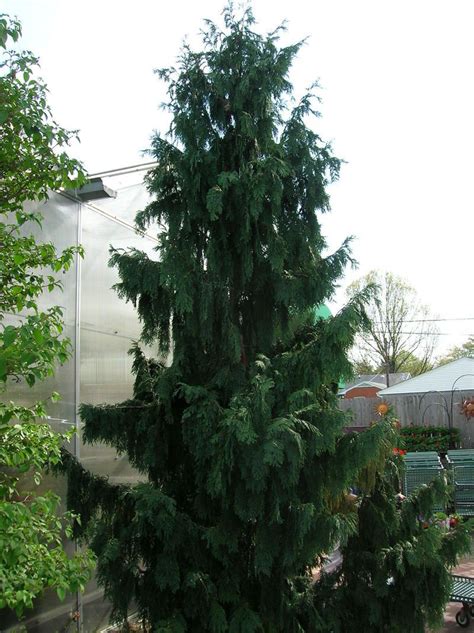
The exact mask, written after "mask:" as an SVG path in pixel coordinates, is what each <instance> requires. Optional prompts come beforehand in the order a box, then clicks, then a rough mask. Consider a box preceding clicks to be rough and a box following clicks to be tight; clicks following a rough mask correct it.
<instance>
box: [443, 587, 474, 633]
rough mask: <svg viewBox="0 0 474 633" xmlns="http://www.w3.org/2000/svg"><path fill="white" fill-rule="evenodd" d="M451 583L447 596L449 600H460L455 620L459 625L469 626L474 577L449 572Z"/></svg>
mask: <svg viewBox="0 0 474 633" xmlns="http://www.w3.org/2000/svg"><path fill="white" fill-rule="evenodd" d="M451 577H452V579H453V585H452V587H451V594H450V596H449V600H450V602H461V603H462V609H461V610H460V611H458V612H457V613H456V622H457V623H458V624H459V626H462V627H463V628H466V627H468V626H469V623H470V621H471V617H474V578H469V577H468V576H458V575H455V574H451Z"/></svg>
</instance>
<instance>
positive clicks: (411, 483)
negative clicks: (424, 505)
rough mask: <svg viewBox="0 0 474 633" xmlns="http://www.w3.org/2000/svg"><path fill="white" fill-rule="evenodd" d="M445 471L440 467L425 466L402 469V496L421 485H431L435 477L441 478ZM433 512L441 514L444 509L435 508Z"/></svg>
mask: <svg viewBox="0 0 474 633" xmlns="http://www.w3.org/2000/svg"><path fill="white" fill-rule="evenodd" d="M444 473H445V470H444V468H443V467H442V466H436V465H425V466H424V467H422V466H417V467H415V468H411V467H407V468H405V469H404V472H403V475H402V488H403V494H404V495H407V496H408V495H410V494H411V493H412V492H414V491H415V490H416V489H417V488H419V487H420V486H422V485H423V484H427V485H428V484H429V483H431V482H432V481H433V480H434V479H436V477H442V476H443V474H444ZM433 509H434V511H435V512H443V511H444V510H445V508H443V507H441V506H435V507H434V508H433Z"/></svg>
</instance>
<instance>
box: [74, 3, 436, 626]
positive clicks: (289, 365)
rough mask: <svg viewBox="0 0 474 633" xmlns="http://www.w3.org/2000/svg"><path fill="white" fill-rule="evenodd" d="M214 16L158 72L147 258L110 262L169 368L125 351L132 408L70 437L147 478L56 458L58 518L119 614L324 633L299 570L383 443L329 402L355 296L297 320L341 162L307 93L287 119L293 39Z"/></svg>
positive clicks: (327, 274)
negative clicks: (152, 246) (284, 43)
mask: <svg viewBox="0 0 474 633" xmlns="http://www.w3.org/2000/svg"><path fill="white" fill-rule="evenodd" d="M224 18H225V28H224V30H223V31H221V30H220V29H219V28H218V27H217V26H216V25H214V24H213V23H211V22H208V23H207V29H206V32H205V33H204V35H203V49H202V50H201V51H197V52H196V51H192V50H191V49H190V48H187V47H185V48H184V49H183V51H182V54H181V57H180V58H179V63H178V66H177V68H176V69H167V70H163V71H160V73H159V74H160V76H161V78H162V79H164V80H165V81H167V82H168V86H169V103H168V108H169V110H170V112H171V115H172V125H171V130H170V134H169V135H168V136H167V137H162V136H156V137H155V138H154V141H153V155H154V156H155V158H156V160H157V163H158V164H157V167H156V168H155V169H154V170H153V171H152V172H151V173H150V175H149V177H148V180H147V182H148V187H149V190H150V192H151V193H152V194H153V197H154V200H153V202H151V204H149V206H148V207H147V208H146V209H145V210H143V211H142V212H140V213H139V214H138V216H137V225H138V227H139V228H141V229H144V228H147V229H149V228H150V227H153V226H154V225H155V224H157V225H159V226H160V227H161V230H160V232H159V246H158V248H157V257H156V258H149V257H148V256H147V255H145V254H144V253H142V252H140V251H136V250H135V251H114V252H113V255H112V264H113V265H114V266H116V267H117V269H118V271H119V274H120V278H121V282H120V283H119V284H118V286H117V290H118V292H119V293H120V294H121V296H122V297H123V298H124V299H126V300H128V301H131V302H133V303H134V305H135V306H136V307H137V310H138V314H139V316H140V319H141V321H142V323H143V335H142V339H143V341H144V342H146V343H148V344H154V343H156V342H157V343H158V344H159V347H160V348H161V351H162V352H170V362H169V363H168V364H161V363H159V362H158V361H156V360H153V359H147V358H146V357H145V355H144V353H143V351H142V350H141V349H140V347H139V346H138V345H137V346H135V348H134V349H133V350H132V353H133V356H134V365H133V371H134V373H135V376H136V380H135V387H134V392H133V395H132V397H131V398H130V399H129V400H126V401H125V402H122V403H120V404H118V405H110V406H109V405H102V406H91V405H82V407H81V415H82V419H83V421H84V423H85V426H84V436H83V438H84V440H85V441H86V442H90V443H94V442H105V443H106V444H108V445H110V446H113V447H115V448H117V449H118V451H119V452H121V453H125V454H127V456H128V457H129V459H130V461H131V463H132V464H133V466H135V468H136V469H137V470H138V471H139V472H140V473H141V475H142V482H141V483H139V484H137V485H134V486H133V485H112V484H111V483H110V482H108V481H107V479H105V478H100V477H97V476H94V475H92V474H91V473H89V472H87V471H86V470H85V469H84V468H83V467H82V466H81V465H80V464H78V463H76V462H75V460H74V459H73V458H69V459H68V461H67V469H68V473H69V493H68V494H69V498H68V503H69V507H70V508H72V509H73V510H75V511H76V512H80V514H81V517H82V525H81V526H79V525H78V526H76V527H77V533H78V534H81V533H82V534H83V533H86V534H87V535H88V537H89V538H90V543H91V547H92V549H93V550H94V551H95V552H96V554H97V555H98V578H99V581H100V583H101V584H102V586H103V587H104V588H105V593H106V596H107V597H108V598H109V599H110V600H111V601H112V603H113V607H114V609H113V617H114V618H115V619H123V618H125V617H126V615H127V612H128V608H129V605H131V603H132V601H133V603H134V605H135V606H136V607H137V608H138V610H139V613H140V615H141V616H142V617H143V618H144V619H145V620H146V621H147V622H148V623H149V625H150V626H151V628H152V630H153V631H159V632H161V633H164V632H184V631H193V632H202V631H210V632H212V633H225V632H227V631H228V632H229V633H252V632H256V631H266V632H272V633H276V632H285V633H296V632H299V633H302V632H303V631H304V632H310V631H314V632H321V631H329V630H331V629H330V628H328V626H329V624H328V623H329V622H330V621H332V615H333V614H331V612H330V610H329V606H328V605H330V604H331V600H332V598H331V599H330V598H328V597H321V599H319V598H318V596H319V595H323V594H320V590H321V589H322V588H324V586H325V585H324V583H326V582H327V579H326V578H324V579H323V580H322V581H321V583H317V584H316V585H315V584H314V583H313V575H312V574H313V569H314V568H315V567H316V566H317V565H319V564H320V563H321V561H322V560H323V559H324V556H325V555H326V554H327V553H329V552H331V551H332V550H333V548H334V547H335V546H336V545H337V544H339V543H341V544H342V545H344V544H345V543H346V542H350V543H356V542H357V541H355V540H354V539H357V538H363V537H361V536H357V522H358V517H359V521H360V522H361V525H362V524H363V523H364V521H365V514H364V508H365V505H364V503H372V504H376V503H378V497H377V494H378V492H377V491H378V488H377V486H380V485H381V484H380V483H379V482H380V481H381V479H380V474H379V473H380V472H383V468H384V464H385V461H386V459H387V457H388V456H389V455H390V454H391V451H392V448H393V446H394V439H393V433H394V431H393V428H392V425H391V424H390V422H385V421H384V420H382V421H381V422H380V423H379V424H377V425H375V426H374V427H373V428H371V429H369V430H368V431H366V432H365V433H361V434H359V435H354V434H351V435H344V433H343V432H342V431H343V427H344V425H345V423H346V418H345V415H344V414H343V413H342V412H341V411H340V410H339V409H338V407H337V400H336V396H335V390H336V387H337V382H338V380H339V378H340V377H344V376H346V375H349V374H350V373H351V367H350V364H349V362H348V360H347V352H348V350H349V349H350V347H351V346H352V344H353V341H354V337H355V335H356V333H357V331H358V329H359V328H360V327H361V325H363V324H364V310H363V305H364V303H365V301H366V300H367V299H368V296H369V292H368V291H366V290H361V292H359V293H358V294H356V295H354V296H353V297H352V299H351V301H350V303H349V304H348V305H347V306H346V307H345V308H344V309H343V310H342V311H341V312H340V313H338V314H337V315H336V316H335V317H332V318H330V319H328V320H325V321H322V320H319V321H317V322H316V323H312V322H311V320H309V319H307V318H305V315H307V314H309V313H310V312H311V310H312V308H313V307H314V306H316V305H319V304H320V303H322V302H324V301H325V300H327V299H328V298H330V297H331V296H332V294H333V292H334V289H335V285H336V283H337V280H338V279H339V278H340V276H341V273H342V271H343V268H344V266H345V265H346V264H347V263H350V262H351V257H350V252H349V245H348V243H347V242H346V243H344V244H343V246H342V247H341V248H340V249H339V250H338V251H336V253H334V254H333V255H329V256H323V252H324V249H325V242H324V238H323V237H322V235H321V232H320V223H319V217H320V214H321V213H323V212H325V211H327V210H328V207H329V200H328V194H327V191H326V188H327V185H328V183H329V182H330V180H331V179H335V178H337V176H338V171H339V161H338V160H337V159H336V158H335V157H334V156H333V155H332V152H331V148H330V147H329V146H328V145H327V144H325V143H324V142H323V141H322V140H321V139H320V138H319V136H318V135H317V134H316V133H315V132H314V130H313V128H312V127H310V124H312V121H314V115H315V112H314V110H313V106H312V102H313V98H312V96H311V95H309V94H308V95H305V96H304V97H303V98H302V99H301V101H300V102H298V103H297V104H296V105H294V106H293V107H290V105H291V101H290V97H291V91H292V87H291V84H290V83H289V80H288V72H289V69H290V66H291V63H292V61H293V59H294V57H295V55H296V53H297V52H298V50H299V47H300V44H297V45H294V46H289V47H284V48H279V47H278V31H276V32H275V33H272V34H270V35H268V36H261V35H258V34H257V33H255V32H254V31H253V28H254V27H253V18H252V15H251V13H250V12H249V11H247V12H246V13H245V14H244V16H243V17H242V18H236V17H235V16H234V14H233V12H232V9H231V8H228V9H227V10H226V11H225V13H224ZM365 325H367V323H365ZM358 480H360V481H363V482H365V483H364V486H365V488H364V489H365V490H367V494H369V491H370V490H371V489H373V488H374V486H375V497H374V499H375V500H370V497H368V500H367V502H365V499H364V501H363V502H362V505H361V509H360V511H359V512H357V507H356V505H354V503H352V502H351V500H350V499H348V497H347V492H348V489H349V487H350V486H351V485H353V484H354V483H355V482H356V481H358ZM361 485H362V484H361ZM390 494H391V497H390V495H388V492H387V495H388V497H387V501H386V506H387V508H388V511H391V510H390V508H391V506H390V503H391V499H392V497H393V494H392V493H390ZM430 494H431V493H430ZM407 520H408V519H407ZM382 537H383V539H384V541H383V542H384V543H385V542H387V544H388V545H391V544H392V543H391V541H390V535H389V533H388V534H385V533H384V534H382ZM348 539H351V540H349V541H348ZM383 546H384V545H382V547H383ZM356 549H357V548H356ZM347 560H348V564H350V560H351V558H350V556H348V557H347ZM369 564H371V561H369ZM364 573H365V572H364ZM329 584H330V583H329ZM333 589H334V587H333ZM383 598H384V597H383V596H380V599H381V600H383ZM331 626H332V625H331ZM353 630H357V629H353ZM359 630H364V628H361V629H359Z"/></svg>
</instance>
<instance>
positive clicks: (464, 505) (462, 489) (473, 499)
mask: <svg viewBox="0 0 474 633" xmlns="http://www.w3.org/2000/svg"><path fill="white" fill-rule="evenodd" d="M452 478H453V484H454V511H455V512H456V513H457V514H460V515H462V516H474V463H471V464H466V463H464V462H460V463H454V464H453V466H452Z"/></svg>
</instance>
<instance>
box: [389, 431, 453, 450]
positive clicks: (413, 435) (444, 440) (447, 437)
mask: <svg viewBox="0 0 474 633" xmlns="http://www.w3.org/2000/svg"><path fill="white" fill-rule="evenodd" d="M400 435H401V437H402V440H403V448H404V449H406V450H407V451H415V452H416V451H438V452H444V451H447V450H448V449H449V448H457V447H458V446H459V441H460V435H459V429H449V428H445V427H439V426H406V427H404V428H402V429H400Z"/></svg>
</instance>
